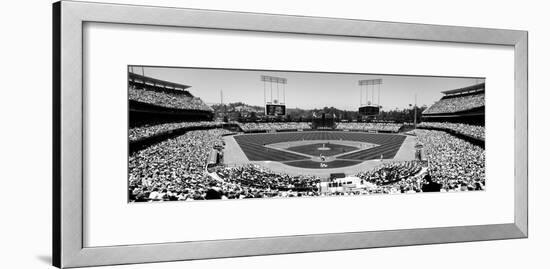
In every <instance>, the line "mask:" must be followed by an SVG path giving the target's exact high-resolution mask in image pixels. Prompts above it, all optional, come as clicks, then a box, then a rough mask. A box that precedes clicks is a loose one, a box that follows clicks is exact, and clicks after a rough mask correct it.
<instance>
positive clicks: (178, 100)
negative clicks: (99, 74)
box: [128, 86, 212, 111]
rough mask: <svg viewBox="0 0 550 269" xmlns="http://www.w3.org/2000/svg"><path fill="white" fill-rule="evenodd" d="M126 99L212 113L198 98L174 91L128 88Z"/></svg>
mask: <svg viewBox="0 0 550 269" xmlns="http://www.w3.org/2000/svg"><path fill="white" fill-rule="evenodd" d="M128 99H129V100H132V101H137V102H142V103H147V104H152V105H157V106H161V107H167V108H176V109H186V110H202V111H212V108H211V107H209V106H208V105H206V103H204V102H203V101H202V100H201V99H200V98H197V97H193V96H191V95H190V94H189V93H187V92H183V91H181V93H180V92H178V91H176V90H173V91H166V90H165V91H158V90H154V88H138V87H135V86H130V87H129V88H128Z"/></svg>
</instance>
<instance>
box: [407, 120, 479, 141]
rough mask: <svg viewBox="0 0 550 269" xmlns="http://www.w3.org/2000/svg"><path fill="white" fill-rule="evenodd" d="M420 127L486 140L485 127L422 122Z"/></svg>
mask: <svg viewBox="0 0 550 269" xmlns="http://www.w3.org/2000/svg"><path fill="white" fill-rule="evenodd" d="M418 127H421V128H436V129H441V130H450V131H455V132H457V133H460V134H463V135H467V136H471V137H474V138H477V139H481V140H485V127H484V126H477V125H469V124H463V123H451V122H422V123H420V124H418Z"/></svg>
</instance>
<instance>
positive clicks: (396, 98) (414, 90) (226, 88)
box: [130, 67, 484, 110]
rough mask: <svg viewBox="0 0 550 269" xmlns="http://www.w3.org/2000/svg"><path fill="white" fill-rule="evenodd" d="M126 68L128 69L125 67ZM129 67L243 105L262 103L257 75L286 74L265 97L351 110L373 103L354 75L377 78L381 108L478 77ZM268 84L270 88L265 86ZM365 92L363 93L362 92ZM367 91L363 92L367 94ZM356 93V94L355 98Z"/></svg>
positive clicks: (210, 100)
mask: <svg viewBox="0 0 550 269" xmlns="http://www.w3.org/2000/svg"><path fill="white" fill-rule="evenodd" d="M130 71H132V69H130ZM133 72H135V73H138V74H142V72H145V75H146V76H148V77H153V78H157V79H161V80H166V81H170V82H175V83H180V84H185V85H189V86H191V88H189V89H187V90H188V91H189V92H191V94H193V95H194V96H196V97H200V98H201V99H202V100H203V101H205V102H206V103H207V104H215V103H220V102H221V95H222V94H221V92H223V102H224V103H234V102H243V103H246V104H249V105H256V106H263V105H264V82H262V81H261V79H260V77H261V76H262V75H266V76H275V77H282V78H286V79H287V84H286V85H282V84H280V85H279V98H277V84H275V83H273V84H271V85H270V83H269V82H267V83H265V91H266V100H267V101H268V102H269V101H270V100H271V98H272V97H271V94H273V99H278V100H280V101H283V87H284V92H285V94H284V100H285V103H286V107H287V108H302V109H314V108H323V107H325V106H326V107H331V106H333V107H336V108H338V109H343V110H357V109H358V107H359V106H360V105H361V104H366V103H367V102H368V101H370V102H372V103H374V104H376V103H378V85H377V86H372V85H370V86H368V87H365V86H362V88H361V87H360V86H359V85H358V81H359V80H366V79H367V80H368V79H382V84H381V85H380V105H381V106H382V110H391V109H396V108H398V109H402V108H405V107H408V106H409V104H414V102H415V95H416V98H417V99H416V100H417V105H418V106H422V105H427V106H430V105H432V104H433V103H434V102H436V101H437V100H439V99H440V98H441V97H442V96H443V94H442V93H441V91H445V90H451V89H457V88H462V87H466V86H470V85H473V84H476V83H481V82H484V79H480V78H457V77H429V76H392V75H374V74H346V73H309V72H308V73H306V72H290V71H289V72H286V71H285V72H274V71H261V70H260V71H258V70H237V69H197V68H179V67H143V68H142V67H133ZM373 88H374V96H373ZM271 89H273V90H271ZM367 91H368V94H367ZM367 95H368V97H367ZM361 97H362V98H361Z"/></svg>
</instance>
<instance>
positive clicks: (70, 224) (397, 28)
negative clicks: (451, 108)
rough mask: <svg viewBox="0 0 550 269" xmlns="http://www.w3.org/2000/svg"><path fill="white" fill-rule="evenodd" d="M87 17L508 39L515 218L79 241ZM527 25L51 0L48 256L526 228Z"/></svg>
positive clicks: (345, 244) (131, 255)
mask: <svg viewBox="0 0 550 269" xmlns="http://www.w3.org/2000/svg"><path fill="white" fill-rule="evenodd" d="M86 22H101V23H114V24H128V25H151V26H170V27H190V28H202V29H226V30H240V31H256V32H273V33H290V34H307V35H322V36H345V37H359V38H360V37H364V38H380V39H396V40H415V41H437V42H450V43H466V44H485V45H505V46H512V47H513V48H514V57H515V60H514V61H515V63H514V65H515V67H514V68H515V71H514V76H515V77H514V80H515V82H514V83H515V85H514V88H515V93H514V95H515V96H514V98H515V100H514V112H515V113H514V115H515V116H514V117H515V118H514V123H515V131H514V136H515V137H514V139H515V145H514V156H515V157H514V160H515V169H514V171H515V172H514V182H515V183H514V184H515V186H514V195H515V196H514V222H511V223H501V224H493V225H473V226H459V227H433V228H423V229H405V230H384V231H364V232H353V233H332V234H310V235H300V236H281V237H261V238H244V239H231V240H207V241H191V242H179V243H162V244H140V245H118V246H106V247H84V244H83V235H84V226H83V216H84V212H83V208H84V207H83V193H84V190H83V187H84V184H83V182H84V176H83V175H84V173H83V169H84V162H83V154H84V152H83V136H84V132H83V126H84V122H83V119H84V118H83V98H84V91H83V26H84V24H85V23H86ZM527 48H528V33H527V31H518V30H502V29H486V28H472V27H457V26H442V25H426V24H410V23H396V22H380V21H364V20H352V19H336V18H321V17H306V16H288V15H275V14H257V13H243V12H228V11H213V10H197V9H182V8H167V7H151V6H132V5H118V4H102V3H87V2H71V1H61V2H57V3H54V4H53V175H52V176H53V265H54V266H57V267H60V268H68V267H81V266H99V265H113V264H131V263H148V262H162V261H177V260H194V259H210V258H224V257H242V256H254V255H273V254H284V253H303V252H317V251H333V250H349V249H363V248H376V247H391V246H408V245H421V244H437V243H451V242H466V241H482V240H499V239H515V238H526V237H527V235H528V191H527V187H528V169H527V167H528V157H527V156H528V155H527V153H528V152H527V144H528V139H527V134H528V120H527V119H528V117H527V111H528V100H527V97H528V91H527V88H528V65H527V63H528V57H527V56H528V49H527Z"/></svg>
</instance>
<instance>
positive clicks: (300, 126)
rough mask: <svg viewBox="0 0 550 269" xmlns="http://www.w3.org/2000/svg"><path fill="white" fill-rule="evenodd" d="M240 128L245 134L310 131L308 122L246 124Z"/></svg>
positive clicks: (241, 124) (242, 124)
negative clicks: (253, 132)
mask: <svg viewBox="0 0 550 269" xmlns="http://www.w3.org/2000/svg"><path fill="white" fill-rule="evenodd" d="M240 127H241V129H242V130H243V131H245V132H252V131H281V130H309V129H311V126H310V123H308V122H247V123H240Z"/></svg>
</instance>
